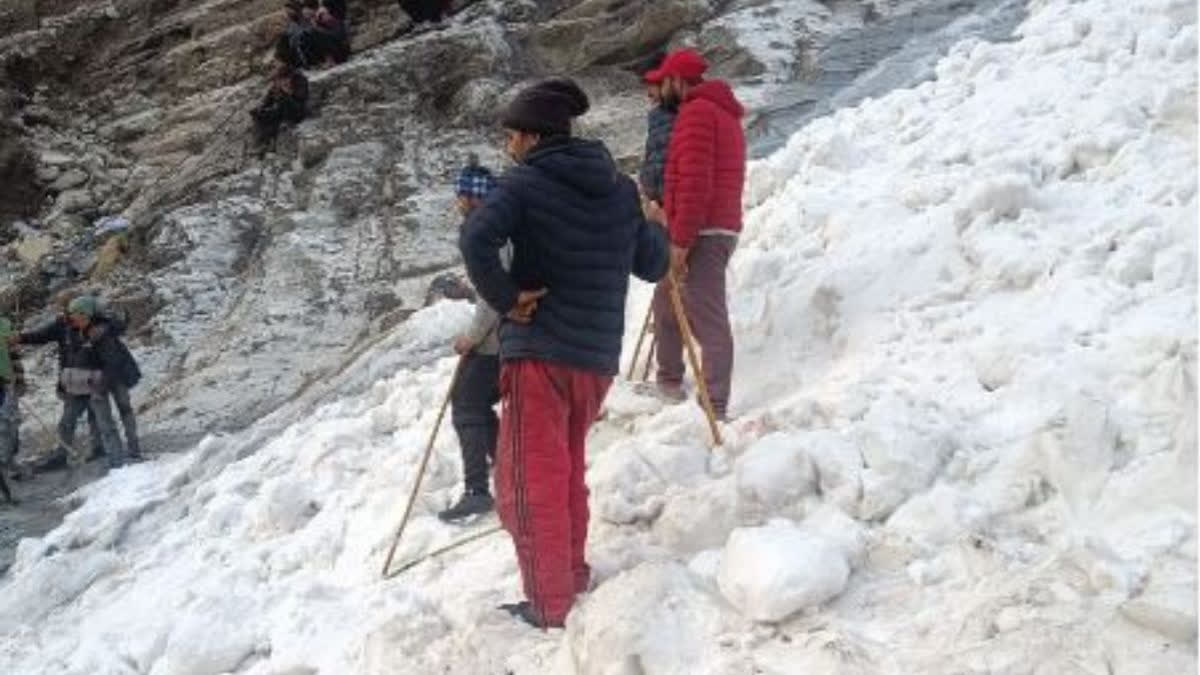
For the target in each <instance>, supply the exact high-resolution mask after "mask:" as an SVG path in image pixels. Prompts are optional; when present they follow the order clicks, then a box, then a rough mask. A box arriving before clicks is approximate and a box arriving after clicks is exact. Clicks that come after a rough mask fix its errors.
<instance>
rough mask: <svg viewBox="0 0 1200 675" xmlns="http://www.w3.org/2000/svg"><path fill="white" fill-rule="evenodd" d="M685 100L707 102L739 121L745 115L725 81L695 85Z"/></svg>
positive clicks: (709, 81)
mask: <svg viewBox="0 0 1200 675" xmlns="http://www.w3.org/2000/svg"><path fill="white" fill-rule="evenodd" d="M687 100H688V101H696V100H704V101H709V102H711V103H714V104H716V106H717V107H719V108H721V109H722V110H724V111H726V112H728V113H729V114H730V115H733V116H734V117H737V118H739V119H740V118H741V117H742V116H743V115H745V114H746V109H745V108H743V107H742V104H741V103H739V102H738V100H737V96H735V95H734V93H733V88H732V87H730V86H729V83H728V82H726V81H725V80H708V81H706V82H704V83H702V84H699V85H696V86H695V87H694V88H693V89H692V90H691V91H689V92H688V95H687Z"/></svg>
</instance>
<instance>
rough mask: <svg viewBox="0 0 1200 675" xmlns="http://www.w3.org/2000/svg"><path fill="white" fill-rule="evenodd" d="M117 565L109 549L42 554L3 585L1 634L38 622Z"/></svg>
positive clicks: (117, 561)
mask: <svg viewBox="0 0 1200 675" xmlns="http://www.w3.org/2000/svg"><path fill="white" fill-rule="evenodd" d="M119 566H120V559H119V558H118V557H117V556H115V555H113V554H112V553H108V552H94V551H87V550H80V551H70V552H67V553H63V554H59V555H54V556H49V557H46V558H43V559H41V561H40V562H39V564H38V565H36V566H30V567H29V568H28V569H26V570H21V571H20V572H21V573H19V574H18V575H17V577H16V578H15V579H13V580H12V581H10V582H9V583H8V584H7V585H6V586H5V587H4V602H2V603H0V634H3V633H9V632H11V631H14V630H17V629H18V628H20V627H21V626H24V625H33V624H36V623H38V622H39V621H41V620H42V619H43V618H45V617H46V615H48V614H49V613H50V612H51V611H53V610H54V609H55V608H57V607H59V606H61V605H65V604H67V603H69V602H71V601H72V600H74V599H75V598H77V597H79V596H80V595H81V594H82V593H83V592H84V591H86V590H87V589H88V588H89V587H90V586H91V585H92V584H93V583H95V582H96V580H97V579H100V578H101V577H104V576H105V575H108V574H111V573H112V572H114V571H115V570H116V569H117V568H118V567H119Z"/></svg>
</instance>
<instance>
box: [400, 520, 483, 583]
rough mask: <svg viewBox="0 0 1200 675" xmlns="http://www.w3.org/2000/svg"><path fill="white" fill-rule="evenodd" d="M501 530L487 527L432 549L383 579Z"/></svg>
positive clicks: (402, 572)
mask: <svg viewBox="0 0 1200 675" xmlns="http://www.w3.org/2000/svg"><path fill="white" fill-rule="evenodd" d="M501 529H502V528H501V527H500V526H499V525H495V526H493V527H489V528H487V529H485V530H480V531H479V532H476V533H475V534H471V535H467V536H465V537H463V538H462V539H458V540H455V541H452V542H450V543H449V544H446V545H445V546H443V547H441V548H438V549H434V550H432V551H430V552H429V553H426V554H425V555H423V556H421V557H419V558H414V559H412V560H410V561H408V562H406V563H404V564H403V565H401V566H400V567H399V568H398V569H397V570H396V571H395V572H392V573H391V574H387V575H385V577H386V578H388V579H391V578H393V577H398V576H400V575H401V574H404V573H405V572H407V571H408V570H410V569H412V568H414V567H416V566H417V565H420V564H421V563H423V562H425V561H426V560H433V559H434V558H436V557H438V556H440V555H442V554H443V553H449V552H450V551H453V550H454V549H456V548H461V547H463V546H466V545H467V544H469V543H471V542H473V541H479V540H480V539H483V538H484V537H490V536H492V535H493V534H496V533H497V532H499V531H501Z"/></svg>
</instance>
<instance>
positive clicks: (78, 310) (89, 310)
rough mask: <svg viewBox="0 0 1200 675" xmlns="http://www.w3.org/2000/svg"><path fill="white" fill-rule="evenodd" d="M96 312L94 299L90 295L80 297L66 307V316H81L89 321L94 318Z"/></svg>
mask: <svg viewBox="0 0 1200 675" xmlns="http://www.w3.org/2000/svg"><path fill="white" fill-rule="evenodd" d="M96 310H97V303H96V298H95V297H93V296H90V295H81V296H79V297H78V298H75V299H74V300H72V301H71V304H69V305H67V314H82V315H83V316H86V317H87V318H89V319H92V318H95V316H96Z"/></svg>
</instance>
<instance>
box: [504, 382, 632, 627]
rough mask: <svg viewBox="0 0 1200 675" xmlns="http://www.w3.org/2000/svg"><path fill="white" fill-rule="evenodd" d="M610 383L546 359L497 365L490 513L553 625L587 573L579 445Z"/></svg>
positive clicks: (582, 587)
mask: <svg viewBox="0 0 1200 675" xmlns="http://www.w3.org/2000/svg"><path fill="white" fill-rule="evenodd" d="M611 383H612V378H611V377H607V376H604V375H599V374H596V373H593V372H589V371H584V370H579V369H576V368H571V367H568V366H563V365H559V364H555V363H550V362H546V361H535V360H518V361H509V362H507V363H505V364H504V367H503V369H502V370H501V374H500V395H501V397H502V408H501V416H500V443H499V447H498V448H497V449H496V466H495V480H496V511H497V513H498V514H499V515H500V523H501V524H502V525H503V526H504V529H506V530H508V533H509V534H511V535H512V538H513V545H514V546H515V547H516V549H517V562H518V563H519V565H520V568H521V581H522V583H523V585H524V587H525V597H526V598H528V599H529V601H530V603H532V604H533V607H534V609H535V610H536V612H537V614H538V616H539V617H541V618H542V621H543V625H547V626H561V625H562V623H563V621H564V620H565V619H566V617H567V612H569V611H570V610H571V604H572V603H573V602H574V601H575V594H576V593H580V592H583V591H585V590H587V586H588V582H589V580H590V577H591V569H590V568H589V567H588V564H587V562H586V561H585V560H584V549H585V547H586V545H587V531H588V502H587V500H588V488H587V483H586V482H585V481H584V471H585V460H586V451H585V448H584V442H585V441H586V440H587V433H588V429H589V428H590V427H591V426H592V422H593V421H594V420H595V419H596V415H597V413H599V411H600V405H601V404H602V403H603V402H604V395H605V394H606V393H608V387H609V385H610V384H611Z"/></svg>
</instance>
